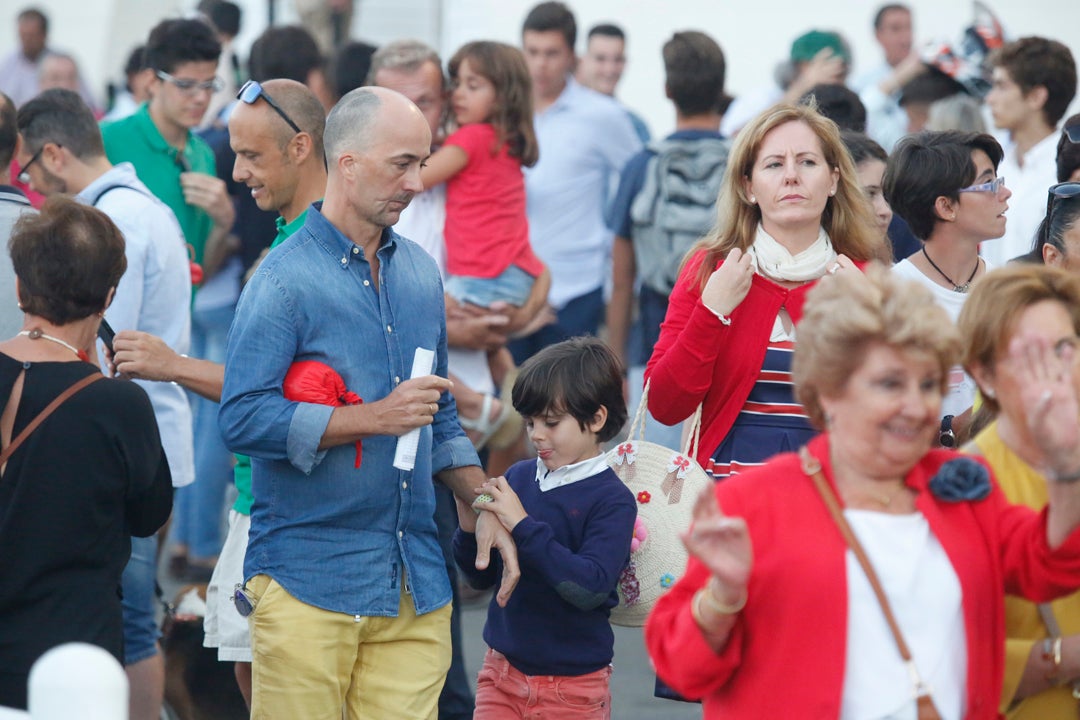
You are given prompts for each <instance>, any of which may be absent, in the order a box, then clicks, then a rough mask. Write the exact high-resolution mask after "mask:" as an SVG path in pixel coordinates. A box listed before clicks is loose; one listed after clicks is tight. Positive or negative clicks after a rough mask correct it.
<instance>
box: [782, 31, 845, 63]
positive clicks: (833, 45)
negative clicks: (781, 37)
mask: <svg viewBox="0 0 1080 720" xmlns="http://www.w3.org/2000/svg"><path fill="white" fill-rule="evenodd" d="M825 48H829V49H830V50H832V51H833V55H837V56H839V57H842V58H843V59H844V62H848V63H850V62H851V55H850V53H849V52H848V48H847V45H846V44H845V43H844V41H843V39H842V38H841V37H840V36H839V35H837V34H836V33H834V32H829V31H827V30H811V31H810V32H808V33H806V34H804V35H800V36H799V37H798V38H796V39H795V42H793V43H792V44H791V59H792V61H793V62H808V61H810V60H813V59H814V56H815V55H817V54H818V53H819V52H821V51H822V50H824V49H825Z"/></svg>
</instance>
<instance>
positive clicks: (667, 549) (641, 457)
mask: <svg viewBox="0 0 1080 720" xmlns="http://www.w3.org/2000/svg"><path fill="white" fill-rule="evenodd" d="M648 403H649V384H648V383H646V384H645V392H644V393H643V394H642V396H641V403H640V404H639V405H638V408H637V412H635V413H634V420H633V422H632V423H631V425H630V432H629V435H628V438H627V440H626V442H623V443H620V444H619V445H617V446H615V448H614V449H612V450H610V451H609V452H608V453H607V462H608V465H609V466H610V467H611V469H612V470H614V471H615V474H616V475H618V476H619V478H620V479H621V480H622V481H623V482H624V483H626V486H627V487H628V488H630V491H631V492H632V493H634V498H635V499H636V500H637V520H636V522H635V523H634V540H633V543H632V544H631V548H630V562H629V564H628V565H627V566H626V568H625V569H624V570H623V572H622V574H621V575H620V576H619V583H618V591H619V604H618V605H617V606H616V607H614V608H613V609H612V610H611V622H613V623H615V624H616V625H626V626H630V627H640V626H642V625H644V624H645V619H646V618H647V617H648V616H649V611H650V610H652V608H653V606H654V605H656V601H657V600H659V599H660V596H661V595H663V594H664V593H665V592H666V591H667V590H668V588H670V587H671V586H672V585H673V584H675V581H676V580H678V579H679V577H680V576H681V575H682V574H683V572H685V570H686V560H687V553H686V548H685V547H684V546H683V543H682V539H681V538H680V535H681V534H682V533H683V532H684V531H686V530H687V528H689V527H690V521H691V518H692V516H693V510H694V501H695V500H697V497H698V495H700V494H701V492H702V491H703V490H705V489H706V488H711V487H712V486H713V480H712V478H710V477H709V476H708V475H707V474H706V473H705V471H704V470H702V469H701V466H700V465H698V464H697V462H696V461H695V460H694V456H695V454H696V453H697V446H698V443H699V442H700V439H701V406H700V405H699V406H698V408H697V411H696V412H695V413H694V418H693V420H692V421H691V425H690V432H689V433H688V434H687V438H686V447H685V448H684V449H683V451H682V452H679V451H678V450H672V449H671V448H666V447H664V446H663V445H658V444H656V443H651V442H648V441H647V440H646V439H645V410H646V408H647V407H648Z"/></svg>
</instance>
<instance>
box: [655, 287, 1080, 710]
mask: <svg viewBox="0 0 1080 720" xmlns="http://www.w3.org/2000/svg"><path fill="white" fill-rule="evenodd" d="M799 329H800V333H801V338H800V341H799V344H798V345H797V346H796V351H795V359H794V367H793V374H794V379H795V383H796V388H797V391H796V392H797V396H798V398H799V400H800V401H801V402H802V403H803V405H804V406H805V407H806V409H807V411H808V413H809V415H810V417H811V419H812V421H813V422H814V425H815V427H818V428H820V429H822V430H824V431H825V432H824V433H823V434H822V435H821V436H819V437H818V438H816V439H815V440H813V441H811V443H810V444H809V445H808V449H809V452H810V454H811V455H812V456H813V458H814V459H815V460H816V462H817V463H819V464H820V466H821V469H822V472H823V473H824V478H825V483H826V486H827V487H829V488H830V489H831V491H832V493H834V494H835V495H836V496H837V497H838V498H839V503H840V505H841V507H842V513H843V516H844V517H845V518H846V519H847V521H848V523H850V525H851V526H852V527H853V529H854V534H855V536H856V537H858V539H859V540H860V541H861V544H862V545H863V546H864V547H865V549H866V554H867V555H868V556H869V560H870V564H871V565H872V566H873V568H874V570H875V571H876V574H877V576H878V577H880V578H881V585H882V586H883V588H884V593H885V596H886V597H887V598H888V603H889V605H891V607H892V612H893V614H894V615H895V617H896V619H897V623H898V625H899V628H900V632H901V633H902V634H903V636H904V637H905V639H906V641H907V645H908V646H909V647H910V648H911V654H912V656H913V661H914V668H915V669H916V670H917V671H918V673H919V675H920V676H921V680H922V682H924V683H925V684H926V685H927V686H928V687H929V688H930V691H931V697H932V699H933V701H934V704H935V705H936V707H937V708H938V710H939V711H940V714H941V717H942V718H946V719H950V720H952V719H957V718H967V719H969V720H982V719H984V718H985V719H989V718H996V717H997V716H998V710H997V705H998V696H999V693H1000V690H1001V677H1002V668H1003V664H1004V609H1003V606H1004V593H1005V592H1009V593H1015V594H1021V595H1024V596H1026V597H1028V598H1030V599H1034V600H1040V601H1042V600H1049V599H1051V598H1053V597H1057V596H1060V595H1063V594H1065V593H1067V592H1069V591H1071V589H1072V588H1075V587H1077V586H1078V585H1080V532H1075V530H1076V528H1077V527H1078V525H1080V483H1078V482H1076V481H1077V480H1080V402H1078V398H1077V390H1076V387H1075V386H1074V385H1073V383H1072V380H1071V377H1070V374H1071V373H1070V368H1071V366H1072V364H1073V363H1074V362H1075V360H1076V355H1075V352H1074V350H1073V348H1071V347H1070V348H1068V349H1067V350H1066V351H1063V352H1061V354H1060V355H1059V354H1057V353H1055V351H1054V348H1053V347H1051V346H1050V345H1049V343H1047V342H1046V341H1045V339H1040V338H1028V337H1026V336H1022V339H1021V341H1020V342H1016V343H1013V344H1012V345H1011V347H1010V357H1009V360H1008V362H1009V363H1010V365H1011V367H1012V368H1013V375H1014V377H1015V378H1016V380H1017V383H1018V386H1019V388H1020V390H1019V392H1020V393H1021V396H1022V397H1023V399H1024V402H1023V406H1024V407H1025V408H1026V414H1025V417H1024V422H1025V423H1027V424H1028V426H1029V427H1030V429H1031V434H1032V436H1033V437H1034V438H1037V441H1038V444H1039V447H1040V450H1041V452H1042V456H1043V458H1044V459H1045V464H1046V468H1045V472H1046V474H1047V476H1048V477H1049V478H1051V480H1050V481H1049V482H1048V483H1047V490H1048V494H1049V498H1050V502H1049V506H1048V510H1047V511H1044V512H1043V513H1036V512H1035V511H1033V510H1030V509H1028V508H1025V507H1022V506H1014V505H1010V504H1009V503H1008V502H1007V501H1006V499H1005V497H1004V495H1003V494H1002V492H1001V490H1000V489H999V488H997V486H996V484H994V482H993V480H992V478H991V476H990V473H989V471H988V470H987V468H986V466H985V465H983V464H980V463H979V462H977V461H976V460H974V459H971V458H965V457H962V456H959V455H957V454H956V453H954V452H952V451H948V450H931V447H932V445H933V443H934V439H935V437H936V436H937V433H938V428H939V421H938V418H939V415H938V410H939V409H940V406H941V400H942V397H943V393H944V391H945V388H946V382H947V373H948V369H949V368H950V367H952V365H953V364H955V362H956V358H957V355H958V351H959V342H958V334H957V331H956V329H955V328H954V327H953V326H952V325H951V323H949V322H948V319H947V317H946V315H945V314H944V311H943V310H941V309H940V308H939V307H938V306H937V305H936V304H935V303H934V302H933V299H932V297H931V296H930V293H929V291H928V290H926V289H925V288H922V287H919V286H918V285H916V284H914V283H910V282H909V281H906V280H903V279H901V278H898V277H895V276H893V275H891V274H890V273H888V272H885V271H884V270H883V269H880V268H872V269H871V270H870V271H869V272H868V273H867V275H866V276H861V275H856V274H854V273H838V274H837V276H836V277H835V278H830V279H828V280H826V281H825V282H822V283H821V284H820V285H819V286H818V287H817V288H816V289H815V290H814V291H813V292H811V293H810V296H809V298H808V300H807V303H806V307H805V311H804V313H803V319H802V323H801V324H800V326H799ZM810 464H811V465H812V464H813V462H811V463H810ZM808 472H812V471H810V470H809V469H808V468H807V467H806V465H804V463H803V462H801V460H800V458H799V456H798V455H796V454H784V455H780V456H778V457H776V458H774V459H772V460H770V461H769V462H768V463H766V464H765V465H764V466H763V467H761V468H758V469H755V470H752V471H749V472H747V473H745V474H742V475H740V476H738V477H735V478H732V479H730V480H728V481H726V482H723V483H719V484H717V486H716V489H715V493H706V494H704V495H703V496H702V498H701V499H700V500H699V501H698V504H697V506H696V507H695V519H694V523H693V525H692V527H691V530H690V531H689V532H688V533H687V535H686V537H685V542H686V545H687V547H688V549H689V551H690V554H691V559H690V562H689V565H688V567H687V571H686V574H685V576H684V577H683V578H682V579H681V580H680V581H679V582H678V583H677V584H676V585H675V586H674V587H673V588H672V590H671V591H670V592H669V593H668V594H666V595H665V596H664V597H663V598H661V600H660V602H659V603H658V604H657V606H656V608H655V610H654V611H653V613H652V615H651V617H650V618H649V621H648V624H647V625H646V629H645V639H646V644H647V646H648V649H649V654H650V656H651V657H652V660H653V662H654V664H655V666H656V670H657V673H658V674H659V676H660V678H661V679H663V680H664V681H665V682H667V683H669V684H670V685H671V686H672V687H674V689H675V690H677V691H679V692H681V693H683V694H685V695H686V696H687V697H690V698H702V700H703V703H704V711H705V712H704V716H705V718H707V719H708V718H749V717H793V716H798V717H800V718H838V717H840V718H848V717H850V718H871V717H872V718H884V717H890V718H891V717H915V714H914V713H915V709H914V705H915V700H914V699H913V692H912V691H913V683H912V678H911V675H910V674H909V668H908V667H907V666H906V665H905V663H904V662H903V661H902V660H901V657H900V653H899V651H898V646H897V643H896V642H895V640H894V638H893V635H892V634H891V633H890V631H889V629H888V628H887V625H886V622H885V620H884V615H883V612H882V609H881V606H880V605H879V603H878V600H877V598H876V597H875V595H874V594H873V592H872V590H871V586H870V583H869V581H868V580H867V576H866V573H864V572H863V570H862V568H861V567H860V566H859V564H858V563H857V562H855V561H854V560H853V559H852V554H851V553H850V552H849V551H848V549H847V545H846V544H845V541H844V539H843V537H842V536H841V534H840V532H839V530H838V528H837V525H836V523H835V521H834V519H833V517H832V516H831V515H830V513H829V511H828V510H827V509H826V506H825V504H824V502H823V500H822V497H821V495H820V494H819V492H818V490H817V489H816V488H815V485H814V483H813V481H812V480H811V477H810V476H809V475H808Z"/></svg>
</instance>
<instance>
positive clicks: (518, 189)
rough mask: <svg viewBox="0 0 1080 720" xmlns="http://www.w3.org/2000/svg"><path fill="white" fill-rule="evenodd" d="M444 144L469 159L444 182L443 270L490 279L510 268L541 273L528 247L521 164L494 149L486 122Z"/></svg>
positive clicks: (503, 150) (503, 149)
mask: <svg viewBox="0 0 1080 720" xmlns="http://www.w3.org/2000/svg"><path fill="white" fill-rule="evenodd" d="M445 145H456V146H458V147H460V148H461V149H462V150H464V151H465V153H466V154H467V155H468V156H469V162H468V164H467V165H466V166H465V168H464V169H463V170H462V171H461V172H459V173H458V174H457V175H454V176H453V177H452V178H450V179H449V180H448V181H447V182H446V224H445V226H444V229H443V235H444V236H445V239H446V272H447V273H448V274H450V275H461V276H464V277H472V278H494V277H498V276H499V275H500V274H502V272H503V271H505V270H506V269H507V268H509V267H510V266H511V265H514V266H516V267H519V268H521V269H522V270H524V271H525V272H526V273H528V274H529V275H532V276H533V277H537V276H538V275H540V273H542V272H543V270H544V266H543V264H541V262H540V260H539V259H538V258H537V257H536V255H535V254H533V250H532V245H530V244H529V221H528V219H527V218H526V215H525V176H524V175H522V173H521V161H520V160H518V159H517V158H514V157H510V154H509V153H507V151H506V145H502V146H501V147H499V148H498V150H497V151H496V150H495V147H496V138H495V128H494V127H492V126H491V125H489V124H487V123H478V124H476V125H466V126H464V127H462V128H461V129H460V130H458V131H457V132H455V133H454V134H452V135H451V136H450V137H448V138H447V139H446V143H445Z"/></svg>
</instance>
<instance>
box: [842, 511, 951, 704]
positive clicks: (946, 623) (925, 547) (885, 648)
mask: <svg viewBox="0 0 1080 720" xmlns="http://www.w3.org/2000/svg"><path fill="white" fill-rule="evenodd" d="M844 517H846V518H847V520H848V523H849V524H850V525H851V529H852V531H853V532H854V533H855V536H856V537H858V538H859V542H861V543H862V546H863V549H864V550H866V555H867V557H868V558H869V559H870V564H871V565H872V566H873V568H874V571H875V572H876V573H877V576H878V579H880V580H881V586H882V588H883V589H884V590H885V596H886V597H887V598H888V599H889V606H890V607H891V608H892V612H893V616H894V617H895V618H896V622H897V624H898V625H899V626H900V632H901V633H902V634H903V636H904V640H905V641H906V642H907V645H908V648H909V649H910V650H911V655H912V657H913V658H914V660H915V667H916V668H917V669H918V671H919V675H920V677H921V678H922V680H923V682H924V683H926V684H927V685H928V686H929V687H930V693H931V697H932V698H933V700H934V705H935V707H937V709H938V711H939V712H940V713H941V717H942V718H943V720H958V719H959V718H962V717H963V716H964V710H965V708H964V705H965V701H966V695H965V688H966V684H967V682H966V681H967V634H966V633H965V631H964V609H963V593H962V591H961V589H960V580H959V579H958V578H957V576H956V571H955V570H953V566H952V563H951V562H950V561H949V557H948V555H946V554H945V549H944V548H942V547H941V544H940V543H939V542H938V540H937V538H936V537H934V534H933V533H932V532H930V525H929V523H927V521H926V518H925V517H924V516H923V515H922V514H921V513H913V514H911V515H887V514H885V513H879V512H872V511H868V510H850V509H849V510H845V511H844ZM847 587H848V626H847V655H846V661H845V664H844V693H843V699H842V702H841V706H840V717H841V719H842V720H870V719H872V718H873V719H875V720H876V719H878V718H897V719H899V718H904V719H908V718H910V719H911V720H914V718H915V717H916V709H915V700H914V699H913V697H912V683H911V678H910V675H909V674H908V670H907V667H906V666H905V665H904V661H903V659H902V658H901V657H900V651H899V650H898V649H897V647H896V640H895V639H894V638H893V635H892V632H891V631H890V630H889V625H888V623H887V622H886V621H885V615H884V613H883V612H882V610H881V605H880V604H879V603H878V600H877V596H876V595H874V590H873V588H872V587H871V585H870V581H869V580H868V579H867V577H866V573H864V572H863V569H862V566H861V565H859V561H858V560H857V559H856V558H855V553H854V552H852V551H851V550H848V551H847Z"/></svg>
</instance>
